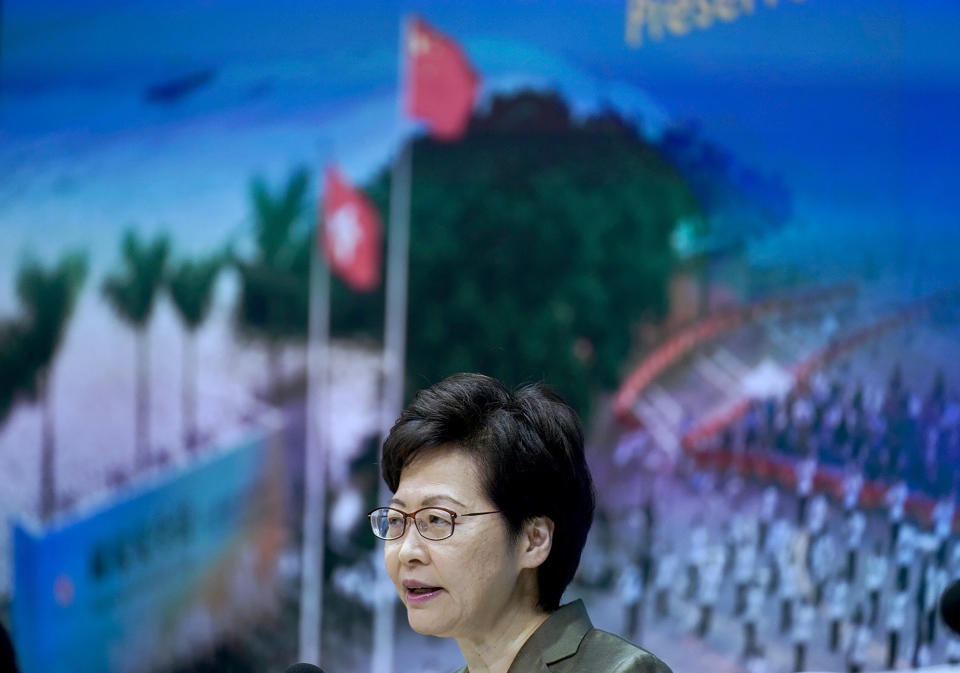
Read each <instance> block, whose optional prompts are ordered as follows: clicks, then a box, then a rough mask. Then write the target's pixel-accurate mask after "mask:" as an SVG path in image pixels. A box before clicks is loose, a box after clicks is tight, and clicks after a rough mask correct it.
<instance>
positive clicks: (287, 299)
mask: <svg viewBox="0 0 960 673" xmlns="http://www.w3.org/2000/svg"><path fill="white" fill-rule="evenodd" d="M308 181H309V178H308V174H307V171H306V170H304V169H298V170H296V171H294V172H293V173H292V174H291V175H290V178H289V179H288V181H287V184H286V187H285V188H284V189H283V190H282V192H281V193H279V194H278V195H276V196H273V195H271V194H270V192H269V190H268V189H267V186H266V184H265V183H264V182H263V180H262V179H260V178H257V179H255V180H254V181H253V183H252V184H251V187H250V197H251V201H252V202H253V215H254V240H255V242H256V252H255V253H254V255H253V257H252V258H251V259H239V258H234V265H235V266H236V268H237V271H238V272H239V273H240V281H241V289H240V301H239V305H238V307H237V322H238V324H239V326H240V329H241V331H242V332H244V333H246V334H247V335H249V336H251V337H253V338H256V339H260V340H262V341H264V342H265V344H266V348H267V366H268V369H269V380H270V388H271V389H272V390H273V392H274V393H275V394H276V393H277V392H278V391H279V389H280V384H281V381H280V378H281V377H280V355H281V350H282V348H283V344H284V342H285V341H286V340H288V339H291V338H302V337H303V336H305V335H306V330H307V303H308V296H309V269H310V249H311V248H310V245H309V242H308V240H309V237H310V232H306V233H303V234H300V235H297V232H296V231H295V225H296V224H297V222H298V221H299V220H300V218H301V216H302V215H303V213H304V199H305V197H306V193H307V185H308Z"/></svg>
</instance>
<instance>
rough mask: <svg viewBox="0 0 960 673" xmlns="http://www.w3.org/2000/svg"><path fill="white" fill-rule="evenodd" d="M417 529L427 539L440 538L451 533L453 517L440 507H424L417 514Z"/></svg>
mask: <svg viewBox="0 0 960 673" xmlns="http://www.w3.org/2000/svg"><path fill="white" fill-rule="evenodd" d="M416 521H417V530H419V531H420V534H421V535H423V537H425V538H427V539H428V540H442V539H444V538H447V537H450V536H451V535H453V517H452V516H451V515H450V513H449V512H446V511H444V510H442V509H425V510H422V511H421V512H419V513H418V514H417V519H416Z"/></svg>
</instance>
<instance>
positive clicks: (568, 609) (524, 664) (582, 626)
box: [510, 600, 593, 673]
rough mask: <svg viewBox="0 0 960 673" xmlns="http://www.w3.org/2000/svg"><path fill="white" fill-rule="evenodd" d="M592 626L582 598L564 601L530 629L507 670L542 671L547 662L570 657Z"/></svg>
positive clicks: (551, 662) (543, 672)
mask: <svg viewBox="0 0 960 673" xmlns="http://www.w3.org/2000/svg"><path fill="white" fill-rule="evenodd" d="M592 628H593V624H592V623H591V622H590V617H589V616H588V615H587V609H586V607H584V605H583V601H582V600H576V601H573V602H572V603H567V604H566V605H564V606H562V607H561V608H560V609H558V610H557V611H556V612H554V613H553V614H551V615H550V616H549V617H548V618H547V621H545V622H544V623H543V624H541V625H540V627H539V628H538V629H537V630H536V631H534V633H533V635H532V636H530V637H529V638H528V639H527V642H525V643H524V644H523V647H521V648H520V651H519V652H517V656H516V658H515V659H514V660H513V664H511V666H510V673H514V671H537V673H545V672H546V671H547V667H546V666H547V664H553V663H555V662H557V661H560V660H561V659H566V658H567V657H570V656H573V655H574V654H575V653H576V651H577V648H579V647H580V641H582V640H583V637H584V636H585V635H587V632H588V631H589V630H590V629H592Z"/></svg>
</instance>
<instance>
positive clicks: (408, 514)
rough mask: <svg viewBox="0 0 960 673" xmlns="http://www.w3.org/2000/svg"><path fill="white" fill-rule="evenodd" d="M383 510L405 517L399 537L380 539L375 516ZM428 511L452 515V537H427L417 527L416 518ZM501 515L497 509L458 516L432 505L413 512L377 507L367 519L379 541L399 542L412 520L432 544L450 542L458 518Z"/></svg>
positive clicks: (414, 525)
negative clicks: (374, 520) (438, 511)
mask: <svg viewBox="0 0 960 673" xmlns="http://www.w3.org/2000/svg"><path fill="white" fill-rule="evenodd" d="M382 509H389V510H392V511H394V512H397V513H398V514H402V515H403V530H401V531H400V535H398V536H397V537H390V538H386V537H380V536H379V535H377V531H376V530H374V524H373V515H374V514H376V513H377V512H379V511H380V510H382ZM428 509H439V510H440V511H441V512H446V513H447V514H449V515H450V519H451V521H450V535H447V536H444V537H427V536H426V535H424V534H423V531H422V530H420V526H418V525H417V519H416V517H417V514H419V513H420V512H424V511H426V510H428ZM500 513H501V511H500V510H499V509H495V510H492V511H490V512H470V513H468V514H458V513H457V512H454V511H453V510H452V509H448V508H446V507H437V506H436V505H432V506H430V507H421V508H420V509H418V510H414V511H412V512H404V511H403V510H402V509H397V508H396V507H375V508H374V509H372V510H370V511H369V512H368V513H367V518H368V519H370V529H371V530H372V531H373V535H374V537H376V538H377V539H378V540H383V541H385V542H392V541H394V540H399V539H400V538H402V537H403V536H404V535H406V534H407V519H412V520H413V527H414V528H415V529H416V531H417V533H419V535H420V537H422V538H423V539H424V540H430V541H431V542H439V541H440V540H448V539H450V538H451V537H453V531H455V530H456V529H457V517H467V516H484V515H485V514H500Z"/></svg>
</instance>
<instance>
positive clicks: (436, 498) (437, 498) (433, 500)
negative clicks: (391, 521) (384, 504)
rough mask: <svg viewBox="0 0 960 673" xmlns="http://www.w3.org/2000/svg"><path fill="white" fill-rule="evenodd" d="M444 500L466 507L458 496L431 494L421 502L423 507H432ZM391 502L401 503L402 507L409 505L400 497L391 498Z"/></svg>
mask: <svg viewBox="0 0 960 673" xmlns="http://www.w3.org/2000/svg"><path fill="white" fill-rule="evenodd" d="M444 502H452V503H453V504H455V505H459V506H460V507H466V505H464V504H463V503H462V502H460V501H459V500H457V499H456V498H454V497H452V496H449V495H431V496H428V497H426V498H424V499H423V500H421V501H420V504H421V506H422V507H430V506H431V505H438V504H441V503H444ZM389 504H391V505H400V506H401V507H406V506H407V503H405V502H404V501H403V500H401V499H400V498H391V499H390V503H389Z"/></svg>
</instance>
